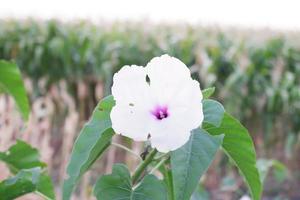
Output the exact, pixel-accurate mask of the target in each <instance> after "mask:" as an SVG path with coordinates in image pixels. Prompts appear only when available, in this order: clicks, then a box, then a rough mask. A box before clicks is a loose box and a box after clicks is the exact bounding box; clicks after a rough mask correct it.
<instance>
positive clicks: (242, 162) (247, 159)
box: [204, 113, 262, 200]
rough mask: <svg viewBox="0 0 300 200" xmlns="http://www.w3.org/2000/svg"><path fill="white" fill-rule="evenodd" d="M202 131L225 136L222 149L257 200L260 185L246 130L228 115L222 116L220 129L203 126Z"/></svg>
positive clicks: (252, 150) (253, 149) (207, 125)
mask: <svg viewBox="0 0 300 200" xmlns="http://www.w3.org/2000/svg"><path fill="white" fill-rule="evenodd" d="M204 129H205V130H206V131H207V132H209V133H210V134H212V135H220V134H225V137H224V140H223V145H222V147H223V149H224V150H225V152H226V153H227V155H228V156H229V157H230V158H231V159H232V160H233V161H234V163H235V164H236V166H237V167H238V168H239V170H240V172H241V173H242V175H243V176H244V177H245V180H246V183H247V184H248V185H249V187H250V191H251V194H252V196H253V199H254V200H259V199H260V196H261V192H262V184H261V181H260V177H259V173H258V169H257V167H256V154H255V148H254V145H253V142H252V139H251V137H250V135H249V133H248V131H247V129H246V128H245V127H244V126H243V125H242V124H241V123H240V122H239V121H238V120H236V119H235V118H234V117H232V116H231V115H229V114H228V113H225V114H224V118H223V120H222V123H221V125H220V127H215V126H213V125H210V124H205V125H204Z"/></svg>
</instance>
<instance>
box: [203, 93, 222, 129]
mask: <svg viewBox="0 0 300 200" xmlns="http://www.w3.org/2000/svg"><path fill="white" fill-rule="evenodd" d="M202 104H203V113H204V120H203V124H205V123H208V124H212V125H214V126H217V127H218V126H220V124H221V123H222V119H223V116H224V112H225V110H224V107H223V106H222V104H220V103H219V102H217V101H214V100H211V99H204V100H203V101H202Z"/></svg>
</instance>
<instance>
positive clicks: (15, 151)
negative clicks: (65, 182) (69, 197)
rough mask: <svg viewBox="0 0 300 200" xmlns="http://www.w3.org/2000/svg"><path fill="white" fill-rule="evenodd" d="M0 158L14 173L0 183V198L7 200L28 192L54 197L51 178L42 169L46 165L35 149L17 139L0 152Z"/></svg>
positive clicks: (47, 197)
mask: <svg viewBox="0 0 300 200" xmlns="http://www.w3.org/2000/svg"><path fill="white" fill-rule="evenodd" d="M0 160H1V161H3V162H4V163H5V164H6V165H7V166H8V167H9V169H10V171H11V173H12V174H15V176H14V177H12V178H9V179H6V180H4V181H2V182H1V183H0V199H1V198H2V197H3V199H4V200H6V199H7V200H8V199H12V198H15V197H19V196H21V195H24V194H27V193H30V192H36V193H37V194H39V195H41V196H43V197H44V198H45V199H55V195H54V189H53V185H52V182H51V179H50V177H49V176H48V175H47V173H46V171H45V170H44V169H43V168H44V167H46V165H45V164H44V163H42V162H41V161H40V160H39V153H38V151H37V149H35V148H32V147H31V146H30V145H28V144H27V143H25V142H23V141H20V140H18V141H17V143H16V144H15V145H13V146H11V147H10V148H9V149H8V150H7V151H5V152H0ZM8 191H9V192H8ZM1 200H2V199H1Z"/></svg>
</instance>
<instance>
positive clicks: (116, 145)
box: [111, 142, 142, 160]
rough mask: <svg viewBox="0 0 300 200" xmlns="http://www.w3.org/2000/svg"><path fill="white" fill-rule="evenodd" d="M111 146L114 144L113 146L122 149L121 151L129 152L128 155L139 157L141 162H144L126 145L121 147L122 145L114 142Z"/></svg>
mask: <svg viewBox="0 0 300 200" xmlns="http://www.w3.org/2000/svg"><path fill="white" fill-rule="evenodd" d="M111 144H112V145H113V146H115V147H118V148H120V149H123V150H125V151H127V152H128V153H130V154H132V155H134V156H135V157H137V158H138V159H139V160H142V159H141V157H140V155H138V154H137V153H135V152H134V151H132V150H131V149H129V148H127V147H125V146H124V145H121V144H118V143H114V142H112V143H111Z"/></svg>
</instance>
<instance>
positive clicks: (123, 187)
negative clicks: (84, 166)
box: [94, 164, 167, 200]
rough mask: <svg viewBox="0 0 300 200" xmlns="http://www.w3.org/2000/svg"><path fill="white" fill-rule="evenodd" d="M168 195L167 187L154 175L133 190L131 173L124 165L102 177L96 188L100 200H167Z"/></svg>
mask: <svg viewBox="0 0 300 200" xmlns="http://www.w3.org/2000/svg"><path fill="white" fill-rule="evenodd" d="M166 194H167V191H166V189H165V185H164V184H163V182H162V181H160V180H158V179H157V178H156V177H155V176H154V175H146V176H145V177H144V178H143V180H142V181H141V182H140V183H139V184H138V185H137V187H136V188H135V189H133V188H132V184H131V177H130V173H129V171H128V169H127V167H126V166H125V165H123V164H116V165H114V166H113V171H112V174H109V175H104V176H102V177H101V178H100V179H99V180H98V181H97V183H96V185H95V188H94V195H95V196H96V197H97V199H98V200H118V199H128V200H167V195H166Z"/></svg>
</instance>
